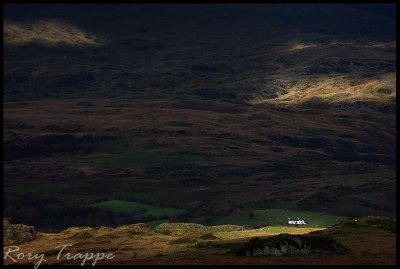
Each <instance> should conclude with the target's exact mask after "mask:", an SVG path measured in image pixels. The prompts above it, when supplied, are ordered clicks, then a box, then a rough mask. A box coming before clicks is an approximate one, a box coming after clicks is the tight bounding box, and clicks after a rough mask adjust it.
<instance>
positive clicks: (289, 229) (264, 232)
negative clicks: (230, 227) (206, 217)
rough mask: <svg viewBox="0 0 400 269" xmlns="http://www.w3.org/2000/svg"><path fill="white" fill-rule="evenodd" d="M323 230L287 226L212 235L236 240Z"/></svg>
mask: <svg viewBox="0 0 400 269" xmlns="http://www.w3.org/2000/svg"><path fill="white" fill-rule="evenodd" d="M319 230H324V228H297V227H287V226H266V227H262V228H260V229H249V230H243V231H230V232H217V233H214V235H215V236H216V237H218V238H221V239H237V238H247V237H255V236H271V235H277V234H281V233H289V234H305V233H309V232H314V231H319Z"/></svg>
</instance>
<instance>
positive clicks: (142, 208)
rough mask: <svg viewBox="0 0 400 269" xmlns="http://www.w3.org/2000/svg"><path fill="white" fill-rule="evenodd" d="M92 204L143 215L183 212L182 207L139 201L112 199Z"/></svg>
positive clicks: (161, 215) (114, 210) (165, 214)
mask: <svg viewBox="0 0 400 269" xmlns="http://www.w3.org/2000/svg"><path fill="white" fill-rule="evenodd" d="M92 206H96V207H100V208H103V209H108V210H111V211H113V212H135V213H139V214H141V215H152V216H154V217H160V218H161V217H165V216H173V215H176V214H178V213H179V212H181V210H180V209H176V208H171V207H158V206H153V205H148V204H144V203H139V202H131V201H122V200H110V201H105V202H100V203H95V204H92Z"/></svg>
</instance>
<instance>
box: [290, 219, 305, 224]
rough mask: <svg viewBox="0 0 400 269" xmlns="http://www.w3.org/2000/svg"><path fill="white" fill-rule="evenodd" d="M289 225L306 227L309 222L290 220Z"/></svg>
mask: <svg viewBox="0 0 400 269" xmlns="http://www.w3.org/2000/svg"><path fill="white" fill-rule="evenodd" d="M288 224H290V225H305V224H307V221H306V220H304V219H297V220H291V219H289V220H288Z"/></svg>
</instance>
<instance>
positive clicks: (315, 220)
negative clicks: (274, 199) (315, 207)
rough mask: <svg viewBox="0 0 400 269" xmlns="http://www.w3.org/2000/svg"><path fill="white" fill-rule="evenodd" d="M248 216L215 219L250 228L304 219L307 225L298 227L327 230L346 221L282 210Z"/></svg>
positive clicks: (316, 214)
mask: <svg viewBox="0 0 400 269" xmlns="http://www.w3.org/2000/svg"><path fill="white" fill-rule="evenodd" d="M252 213H253V214H252V216H250V214H249V215H246V214H244V215H231V216H227V217H223V218H219V219H217V220H216V221H215V222H216V224H222V223H225V224H226V223H229V224H237V225H250V226H282V225H287V221H288V219H289V218H291V219H297V218H299V219H305V220H306V221H307V222H308V224H306V225H299V227H304V228H327V227H331V226H333V225H335V224H337V223H339V222H341V221H342V220H345V219H347V217H343V216H334V215H328V214H324V213H319V212H310V211H295V210H284V209H259V210H254V211H253V212H252Z"/></svg>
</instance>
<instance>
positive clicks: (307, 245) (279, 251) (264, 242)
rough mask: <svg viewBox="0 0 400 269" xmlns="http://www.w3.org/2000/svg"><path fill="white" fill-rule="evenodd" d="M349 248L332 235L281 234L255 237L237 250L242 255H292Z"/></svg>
mask: <svg viewBox="0 0 400 269" xmlns="http://www.w3.org/2000/svg"><path fill="white" fill-rule="evenodd" d="M346 252H348V250H347V249H346V248H345V247H343V246H342V245H341V244H339V243H337V242H336V241H335V240H333V239H332V238H330V237H326V236H316V235H312V236H311V235H290V234H280V235H277V236H272V237H269V238H264V239H260V238H259V237H255V238H253V239H251V240H250V241H249V242H247V243H246V244H245V245H244V246H243V247H241V248H239V249H238V250H237V254H238V255H240V256H292V255H309V254H344V253H346Z"/></svg>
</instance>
